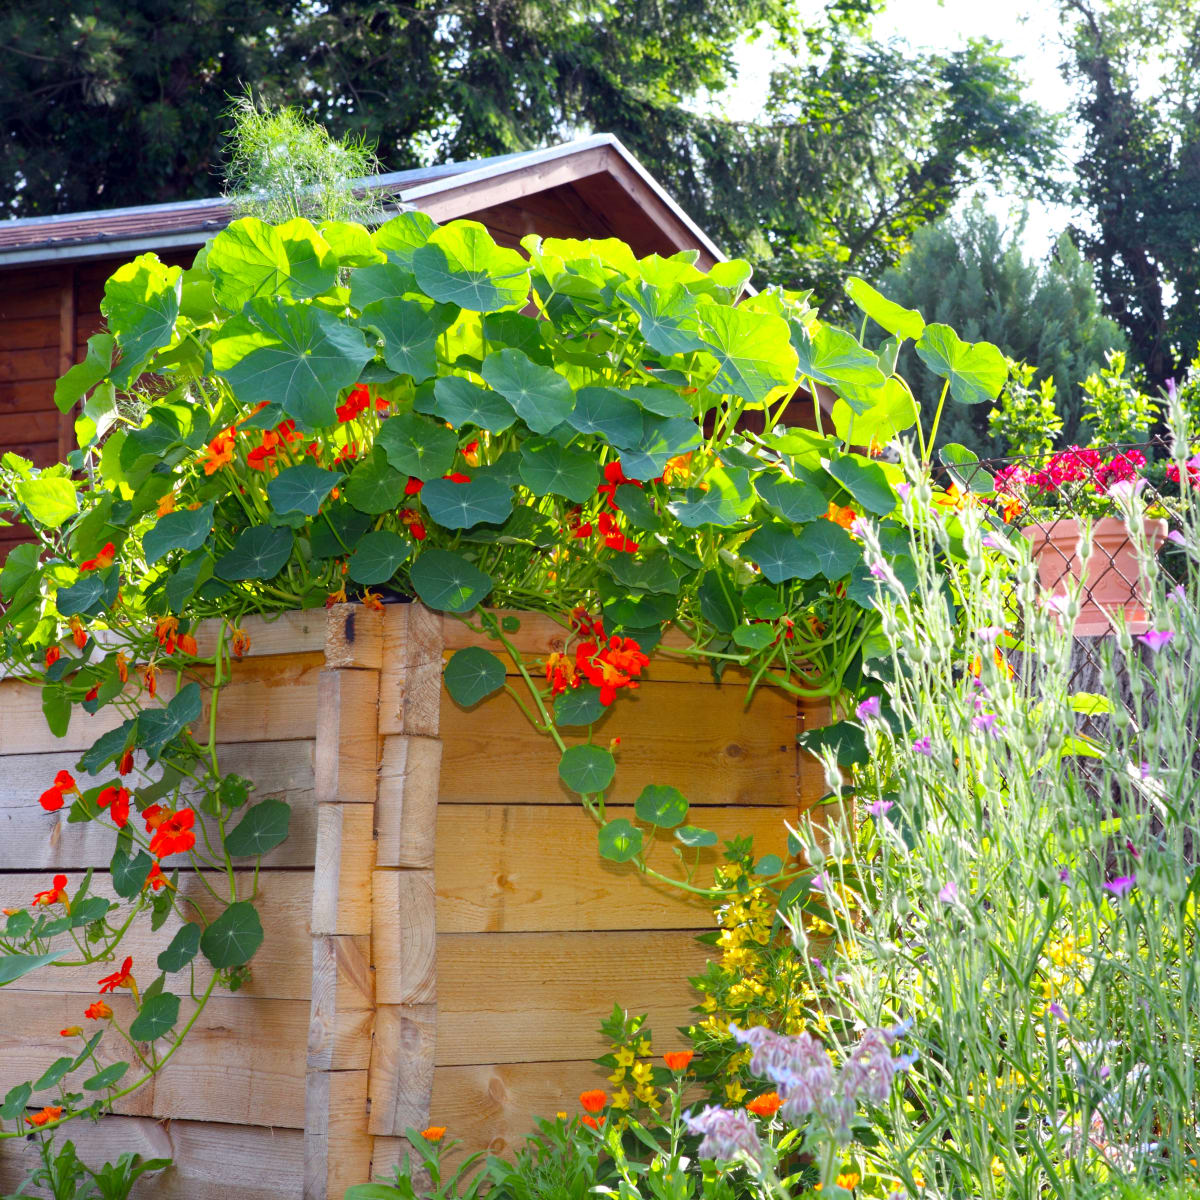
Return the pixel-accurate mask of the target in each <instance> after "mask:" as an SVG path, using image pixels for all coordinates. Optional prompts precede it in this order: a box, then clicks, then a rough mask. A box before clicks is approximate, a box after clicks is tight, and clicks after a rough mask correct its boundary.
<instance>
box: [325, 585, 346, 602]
mask: <svg viewBox="0 0 1200 1200" xmlns="http://www.w3.org/2000/svg"><path fill="white" fill-rule="evenodd" d="M345 603H346V585H345V584H342V586H341V587H340V588H338V590H337V591H336V592H330V593H329V595H328V596H326V597H325V607H326V608H332V607H333V606H334V605H335V604H345Z"/></svg>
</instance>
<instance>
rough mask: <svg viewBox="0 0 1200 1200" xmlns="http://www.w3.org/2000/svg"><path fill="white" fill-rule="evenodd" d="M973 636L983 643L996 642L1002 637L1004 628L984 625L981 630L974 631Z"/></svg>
mask: <svg viewBox="0 0 1200 1200" xmlns="http://www.w3.org/2000/svg"><path fill="white" fill-rule="evenodd" d="M975 636H976V637H978V638H979V639H980V640H981V641H984V642H997V641H999V640H1000V638H1001V637H1003V636H1004V626H1003V625H985V626H984V627H983V628H982V629H977V630H975Z"/></svg>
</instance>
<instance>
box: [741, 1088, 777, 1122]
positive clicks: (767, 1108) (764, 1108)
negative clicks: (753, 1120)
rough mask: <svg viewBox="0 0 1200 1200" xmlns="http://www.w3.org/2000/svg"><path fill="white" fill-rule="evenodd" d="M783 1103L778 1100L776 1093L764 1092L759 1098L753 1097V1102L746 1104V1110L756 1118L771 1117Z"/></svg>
mask: <svg viewBox="0 0 1200 1200" xmlns="http://www.w3.org/2000/svg"><path fill="white" fill-rule="evenodd" d="M781 1104H783V1101H782V1100H781V1099H780V1096H779V1093H778V1092H764V1093H763V1094H762V1095H761V1096H755V1097H754V1099H753V1100H749V1101H747V1102H746V1108H747V1109H748V1110H749V1111H750V1112H752V1113H753V1114H754V1115H755V1116H756V1117H773V1116H774V1115H775V1114H776V1113H777V1112H778V1111H779V1107H780V1105H781Z"/></svg>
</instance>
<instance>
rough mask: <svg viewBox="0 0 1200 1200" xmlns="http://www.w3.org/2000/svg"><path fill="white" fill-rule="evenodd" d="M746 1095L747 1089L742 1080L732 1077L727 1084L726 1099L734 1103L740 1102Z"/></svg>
mask: <svg viewBox="0 0 1200 1200" xmlns="http://www.w3.org/2000/svg"><path fill="white" fill-rule="evenodd" d="M745 1097H746V1089H745V1088H744V1087H742V1084H741V1081H740V1080H737V1079H731V1080H730V1081H729V1082H728V1083H727V1084H726V1085H725V1099H726V1100H729V1101H730V1102H731V1103H733V1104H739V1103H740V1102H741V1101H742V1100H744V1099H745Z"/></svg>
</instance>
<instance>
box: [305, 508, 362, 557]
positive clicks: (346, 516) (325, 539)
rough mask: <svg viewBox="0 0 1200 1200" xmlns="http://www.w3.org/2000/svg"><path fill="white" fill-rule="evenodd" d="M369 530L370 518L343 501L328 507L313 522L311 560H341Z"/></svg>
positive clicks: (310, 535)
mask: <svg viewBox="0 0 1200 1200" xmlns="http://www.w3.org/2000/svg"><path fill="white" fill-rule="evenodd" d="M370 528H371V518H370V517H369V516H368V515H367V514H366V513H364V512H359V511H358V509H356V508H353V507H351V505H350V504H348V503H347V502H346V501H345V500H339V501H337V502H336V503H334V504H331V505H329V506H328V507H327V508H326V509H325V511H324V512H322V513H321V515H320V516H319V517H318V518H317V519H316V520H315V521H314V522H313V524H312V530H311V532H310V534H309V537H310V544H311V546H312V553H313V558H341V557H342V555H343V554H350V553H351V552H352V551H353V550H354V547H355V546H356V545H358V541H359V539H360V538H361V537H362V536H363V534H364V533H366V532H367V530H368V529H370Z"/></svg>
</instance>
